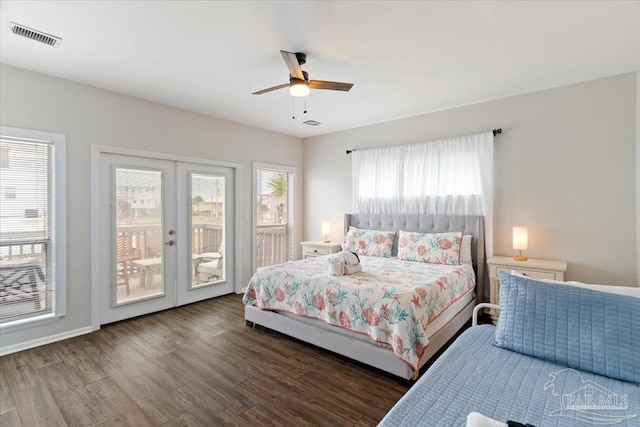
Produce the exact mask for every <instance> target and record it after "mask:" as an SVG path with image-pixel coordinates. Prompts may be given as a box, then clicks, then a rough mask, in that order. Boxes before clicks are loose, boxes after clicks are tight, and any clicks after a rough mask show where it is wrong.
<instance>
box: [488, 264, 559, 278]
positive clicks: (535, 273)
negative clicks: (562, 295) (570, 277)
mask: <svg viewBox="0 0 640 427" xmlns="http://www.w3.org/2000/svg"><path fill="white" fill-rule="evenodd" d="M512 270H513V271H517V272H518V273H520V274H522V275H523V276H527V277H531V278H532V279H541V280H557V278H556V274H555V273H552V272H548V271H536V270H528V269H524V268H500V267H498V268H496V271H497V273H498V277H500V272H502V271H504V272H505V273H507V274H511V271H512Z"/></svg>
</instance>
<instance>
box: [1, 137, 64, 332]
mask: <svg viewBox="0 0 640 427" xmlns="http://www.w3.org/2000/svg"><path fill="white" fill-rule="evenodd" d="M64 142H65V141H64V136H63V135H59V134H50V133H47V132H38V131H29V130H24V129H15V128H8V127H1V128H0V153H2V154H1V157H0V160H1V166H2V167H1V168H0V182H1V183H2V186H3V187H4V192H5V197H4V200H3V201H2V203H0V281H2V288H1V289H0V328H2V331H3V332H5V331H12V330H14V328H16V327H22V326H23V325H29V324H32V323H34V322H35V321H39V320H42V321H51V319H55V318H57V317H59V316H61V315H63V314H64V311H65V304H64V299H65V298H64V296H65V248H64V243H65V210H64V207H65V193H64V187H65V183H64V177H65V175H64ZM9 166H10V167H9Z"/></svg>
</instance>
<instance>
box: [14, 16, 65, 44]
mask: <svg viewBox="0 0 640 427" xmlns="http://www.w3.org/2000/svg"><path fill="white" fill-rule="evenodd" d="M9 29H10V30H11V32H12V33H13V34H17V35H19V36H22V37H26V38H28V39H31V40H35V41H37V42H40V43H44V44H46V45H49V46H59V45H60V43H62V39H61V38H60V37H56V36H52V35H51V34H47V33H43V32H42V31H38V30H34V29H33V28H29V27H25V26H24V25H20V24H16V23H15V22H9Z"/></svg>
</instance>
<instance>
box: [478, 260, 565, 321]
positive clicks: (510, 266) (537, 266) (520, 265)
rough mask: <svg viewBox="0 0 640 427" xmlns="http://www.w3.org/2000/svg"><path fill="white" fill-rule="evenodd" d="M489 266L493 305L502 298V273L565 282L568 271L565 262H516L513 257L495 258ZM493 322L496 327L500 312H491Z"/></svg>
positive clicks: (488, 262) (490, 293)
mask: <svg viewBox="0 0 640 427" xmlns="http://www.w3.org/2000/svg"><path fill="white" fill-rule="evenodd" d="M487 264H488V265H489V286H490V290H489V296H490V302H491V304H498V302H499V296H500V272H502V271H504V272H505V273H511V270H515V271H517V272H518V273H520V274H522V275H524V276H529V277H531V278H532V279H547V280H560V281H564V272H565V271H567V263H566V262H565V261H552V260H548V259H533V258H529V259H528V260H527V261H516V260H515V259H513V257H507V256H494V257H491V258H489V260H488V261H487ZM489 314H491V321H492V322H493V324H494V325H495V324H496V322H497V321H498V310H493V309H492V310H490V311H489Z"/></svg>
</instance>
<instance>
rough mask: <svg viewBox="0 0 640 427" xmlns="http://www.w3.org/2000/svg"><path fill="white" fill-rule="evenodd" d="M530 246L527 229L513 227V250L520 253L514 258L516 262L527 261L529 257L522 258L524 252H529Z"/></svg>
mask: <svg viewBox="0 0 640 427" xmlns="http://www.w3.org/2000/svg"><path fill="white" fill-rule="evenodd" d="M528 245H529V235H528V233H527V227H513V249H515V250H518V251H520V254H519V255H518V256H515V257H513V259H515V260H516V261H526V260H527V257H526V256H522V251H523V250H527V247H528Z"/></svg>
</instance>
